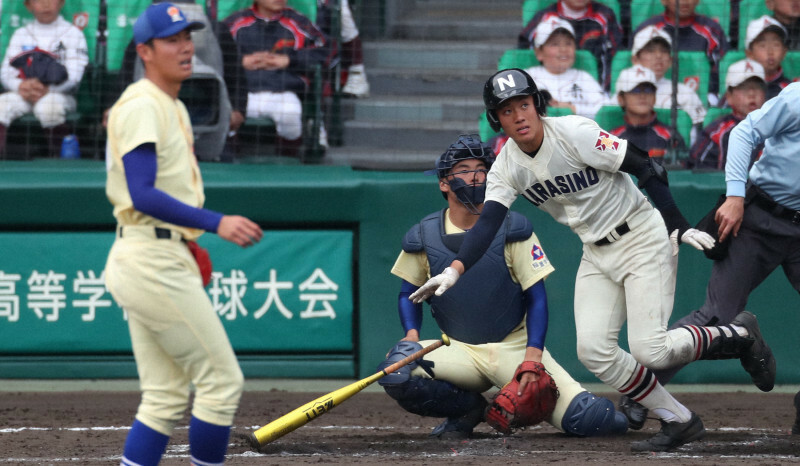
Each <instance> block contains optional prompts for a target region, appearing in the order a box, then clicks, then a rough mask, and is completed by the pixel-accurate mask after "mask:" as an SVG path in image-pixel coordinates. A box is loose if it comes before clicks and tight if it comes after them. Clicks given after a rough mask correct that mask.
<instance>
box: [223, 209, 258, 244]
mask: <svg viewBox="0 0 800 466" xmlns="http://www.w3.org/2000/svg"><path fill="white" fill-rule="evenodd" d="M217 235H219V237H220V238H222V239H224V240H227V241H230V242H231V243H234V244H237V245H239V246H241V247H243V248H246V247H248V246H252V245H254V244H256V243H258V242H259V241H261V237H262V236H263V235H264V232H263V231H261V227H260V226H258V225H257V224H256V223H255V222H253V221H251V220H250V219H247V218H245V217H242V216H239V215H225V216H224V217H222V220H220V222H219V226H218V227H217Z"/></svg>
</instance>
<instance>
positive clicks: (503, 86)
mask: <svg viewBox="0 0 800 466" xmlns="http://www.w3.org/2000/svg"><path fill="white" fill-rule="evenodd" d="M520 95H529V96H532V97H533V106H534V107H536V112H537V113H538V114H539V115H541V116H544V115H545V112H546V111H547V107H546V106H547V103H546V102H545V100H544V98H543V97H542V94H541V93H540V92H539V88H537V87H536V83H535V82H533V78H531V76H530V75H529V74H528V73H526V72H525V71H523V70H521V69H519V68H510V69H507V70H500V71H498V72H497V73H495V74H494V75H492V77H491V78H489V80H488V81H486V84H485V85H484V86H483V103H484V105H485V106H486V119H487V120H489V125H491V127H492V129H493V130H495V131H500V120H498V119H497V111H496V110H497V107H499V106H500V105H501V104H502V103H503V102H505V101H506V100H508V99H510V98H512V97H517V96H520Z"/></svg>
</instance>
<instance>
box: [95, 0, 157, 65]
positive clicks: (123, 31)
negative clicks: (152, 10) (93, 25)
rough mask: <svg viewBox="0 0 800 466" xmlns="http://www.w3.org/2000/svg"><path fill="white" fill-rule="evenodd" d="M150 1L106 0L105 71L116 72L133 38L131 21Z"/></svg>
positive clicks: (134, 20)
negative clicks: (122, 0) (108, 0)
mask: <svg viewBox="0 0 800 466" xmlns="http://www.w3.org/2000/svg"><path fill="white" fill-rule="evenodd" d="M151 3H152V1H151V0H125V1H124V2H120V1H117V2H106V14H107V17H108V21H107V28H108V29H107V31H106V41H107V43H106V59H105V64H106V67H105V69H106V71H111V72H117V71H119V69H120V67H121V66H122V57H123V55H124V54H125V47H127V46H128V43H129V42H130V41H131V39H132V38H133V23H135V22H136V18H138V17H139V15H140V14H142V12H143V11H144V10H145V9H146V8H147V6H148V5H150V4H151Z"/></svg>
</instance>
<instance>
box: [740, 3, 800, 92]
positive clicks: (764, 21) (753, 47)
mask: <svg viewBox="0 0 800 466" xmlns="http://www.w3.org/2000/svg"><path fill="white" fill-rule="evenodd" d="M798 3H800V2H798ZM786 39H787V34H786V28H784V27H783V25H781V23H779V22H778V21H777V20H776V19H775V18H772V17H770V16H766V15H765V16H762V17H760V18H758V19H754V20H753V21H750V24H748V25H747V38H746V39H745V54H746V55H747V58H750V59H751V60H755V61H757V62H758V63H760V64H761V66H763V67H764V76H765V77H766V81H767V100H769V99H771V98H773V97H775V96H776V95H778V94H779V93H780V92H781V90H782V89H783V88H784V87H786V86H788V85H789V83H791V82H792V81H791V80H790V79H788V78H787V77H786V76H784V75H783V67H782V66H781V64H782V63H783V59H784V58H786V52H788V50H789V49H788V48H787V47H786Z"/></svg>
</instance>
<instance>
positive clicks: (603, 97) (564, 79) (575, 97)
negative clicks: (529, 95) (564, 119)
mask: <svg viewBox="0 0 800 466" xmlns="http://www.w3.org/2000/svg"><path fill="white" fill-rule="evenodd" d="M525 71H526V72H527V73H528V74H529V75H531V77H532V78H533V80H534V81H535V82H536V86H537V87H538V88H539V90H540V91H541V90H546V91H547V92H549V93H550V95H552V96H553V99H554V100H557V101H559V102H569V103H571V104H573V105H575V114H576V115H581V116H585V117H586V118H594V116H595V114H597V111H598V110H600V107H602V106H603V105H605V104H607V103H608V94H606V93H605V91H603V88H602V87H601V86H600V83H598V82H597V80H596V79H594V78H593V77H592V75H591V74H589V73H587V72H586V71H583V70H579V69H577V68H570V69H569V70H567V71H565V72H563V73H561V74H553V73H551V72H549V71H547V69H546V68H545V67H544V66H534V67H531V68H528V69H527V70H525ZM615 105H616V104H615Z"/></svg>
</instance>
